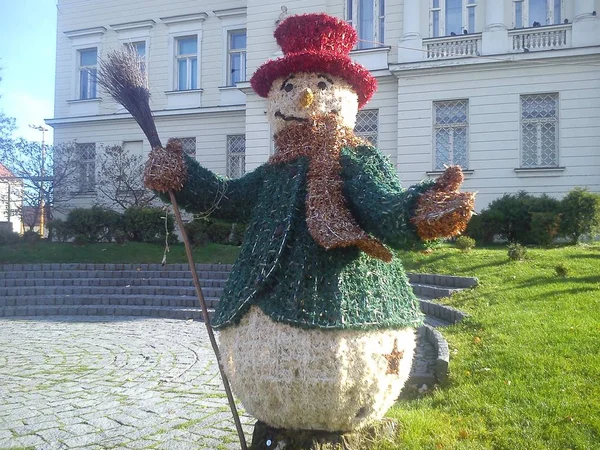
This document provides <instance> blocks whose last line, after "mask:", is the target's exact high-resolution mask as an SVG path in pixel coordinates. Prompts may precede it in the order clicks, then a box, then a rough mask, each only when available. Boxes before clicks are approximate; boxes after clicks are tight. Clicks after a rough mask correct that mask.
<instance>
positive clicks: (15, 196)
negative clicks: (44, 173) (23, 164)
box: [0, 163, 23, 233]
mask: <svg viewBox="0 0 600 450" xmlns="http://www.w3.org/2000/svg"><path fill="white" fill-rule="evenodd" d="M22 209H23V180H20V179H18V178H16V177H15V176H14V174H13V173H12V172H11V171H10V170H8V169H7V168H6V166H4V165H3V164H1V163H0V231H3V230H8V231H14V232H15V233H22V232H23V223H22V221H21V213H22Z"/></svg>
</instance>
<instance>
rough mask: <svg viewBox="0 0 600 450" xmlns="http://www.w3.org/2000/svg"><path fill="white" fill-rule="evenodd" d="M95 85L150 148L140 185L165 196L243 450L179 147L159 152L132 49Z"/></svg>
mask: <svg viewBox="0 0 600 450" xmlns="http://www.w3.org/2000/svg"><path fill="white" fill-rule="evenodd" d="M98 83H99V84H100V85H101V86H102V87H103V88H104V89H106V91H107V92H108V94H110V96H111V97H112V98H113V99H115V100H116V101H117V102H118V103H120V104H121V105H123V106H124V107H125V109H127V111H129V113H130V114H131V115H132V116H133V118H134V119H135V121H136V122H137V123H138V125H139V126H140V128H141V129H142V131H143V132H144V134H145V135H146V137H147V138H148V141H149V142H150V145H151V146H152V152H151V153H150V157H149V159H148V161H147V162H146V167H145V169H144V184H145V185H146V187H148V188H150V189H155V190H159V191H162V192H168V193H169V198H170V199H171V203H172V205H173V211H174V213H175V219H176V220H177V224H178V226H179V229H180V231H181V234H182V237H183V242H184V244H185V252H186V255H187V258H188V263H189V266H190V271H191V273H192V279H193V281H194V288H195V290H196V295H197V297H198V301H199V302H200V306H201V307H202V315H203V317H204V323H205V325H206V330H207V332H208V337H209V340H210V343H211V346H212V348H213V351H214V353H215V356H216V358H217V365H218V367H219V373H220V374H221V379H222V380H223V386H224V388H225V392H226V394H227V401H228V402H229V407H230V408H231V412H232V414H233V420H234V422H235V428H236V430H237V433H238V437H239V439H240V446H241V448H242V450H247V445H246V438H245V436H244V431H243V429H242V424H241V422H240V418H239V415H238V413H237V408H236V406H235V401H234V399H233V393H232V392H231V388H230V386H229V381H228V380H227V376H226V375H225V372H224V369H223V365H222V363H221V358H220V352H219V347H218V345H217V341H216V339H215V337H214V333H213V330H212V327H211V326H210V317H209V315H208V309H207V307H206V301H205V300H204V295H203V294H202V288H201V286H200V280H199V278H198V273H197V272H196V265H195V263H194V258H193V255H192V248H191V245H190V241H189V238H188V236H187V233H186V231H185V227H184V226H183V220H182V218H181V212H180V211H179V206H178V205H177V199H176V197H175V193H174V191H175V190H178V189H181V187H182V186H183V183H184V182H185V178H186V175H187V169H186V167H185V162H184V160H183V150H182V148H181V143H180V142H179V141H177V140H169V142H168V143H167V148H166V149H165V148H163V146H162V144H161V142H160V139H159V137H158V131H157V130H156V125H155V124H154V118H153V117H152V110H151V109H150V101H149V100H150V91H149V90H148V87H147V80H146V76H145V74H144V73H143V72H142V60H141V58H140V57H139V55H138V54H137V52H135V50H134V49H133V48H132V47H129V46H128V47H127V48H126V49H125V50H114V51H112V52H109V53H108V55H107V59H106V60H102V61H101V62H100V77H99V78H98Z"/></svg>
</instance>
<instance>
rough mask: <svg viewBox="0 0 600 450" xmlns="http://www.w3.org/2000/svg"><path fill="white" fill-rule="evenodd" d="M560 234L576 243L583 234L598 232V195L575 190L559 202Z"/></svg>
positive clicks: (599, 212)
mask: <svg viewBox="0 0 600 450" xmlns="http://www.w3.org/2000/svg"><path fill="white" fill-rule="evenodd" d="M560 206H561V213H562V221H561V224H560V225H561V226H560V229H561V234H562V235H563V236H565V237H567V238H570V239H571V241H572V242H573V243H577V242H578V241H579V239H580V237H581V236H582V235H584V234H590V235H593V234H596V233H598V232H600V194H593V193H591V192H588V191H587V190H586V189H582V188H575V189H573V190H572V191H570V192H569V193H568V194H567V195H566V196H565V197H564V198H563V200H562V201H561V205H560Z"/></svg>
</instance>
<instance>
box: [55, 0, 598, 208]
mask: <svg viewBox="0 0 600 450" xmlns="http://www.w3.org/2000/svg"><path fill="white" fill-rule="evenodd" d="M58 6H59V9H60V14H59V15H58V33H57V62H56V98H55V109H54V118H53V119H49V120H47V123H48V124H50V125H52V126H53V127H54V138H55V143H57V144H58V143H60V142H66V141H75V142H76V145H77V147H78V150H79V152H80V154H81V159H80V165H79V167H80V175H79V178H78V183H79V189H80V192H81V194H80V195H79V196H78V198H77V199H76V201H74V202H73V206H89V205H91V203H92V202H93V201H94V199H95V196H96V190H95V179H96V170H97V167H96V163H95V161H96V157H97V155H98V154H99V152H101V149H102V147H103V146H106V145H114V144H120V145H123V146H125V147H126V148H127V149H130V150H131V151H132V152H137V153H138V154H142V155H146V154H147V153H148V152H149V151H150V148H149V144H148V142H147V141H146V139H145V138H144V136H143V134H142V132H141V131H140V130H139V128H138V126H137V125H136V123H135V122H134V121H133V119H132V118H131V117H130V115H129V114H127V113H126V112H125V111H124V110H123V109H122V108H121V107H120V106H119V105H117V104H115V103H114V102H113V101H112V100H111V99H109V98H108V96H107V95H106V94H105V93H103V92H102V91H101V90H100V89H99V87H98V86H97V85H96V82H95V75H96V73H97V69H98V61H99V60H100V58H102V56H103V55H105V54H106V52H107V51H108V50H110V49H113V48H118V47H121V46H124V45H130V46H133V47H134V48H135V49H136V50H137V52H138V53H139V54H140V55H141V56H142V57H143V58H144V70H145V71H146V73H147V75H148V80H149V86H150V90H151V93H152V98H151V105H152V108H153V111H154V115H155V118H156V122H157V127H158V131H159V134H160V136H161V137H162V138H163V140H166V139H167V138H169V137H178V138H180V139H181V140H182V141H183V145H184V148H185V149H186V152H188V154H190V155H193V156H194V157H195V158H197V160H198V161H199V162H200V163H201V164H203V165H204V166H205V167H207V168H209V169H211V170H214V171H216V172H218V173H221V174H224V175H228V176H230V177H238V176H241V175H242V174H243V173H245V172H247V171H250V170H253V169H254V168H256V167H257V166H258V165H260V164H262V163H264V162H265V161H266V160H267V158H268V157H269V155H270V154H271V153H272V152H273V140H272V136H271V134H272V133H271V130H270V128H269V124H268V123H267V120H266V118H265V100H264V99H263V98H260V97H258V96H257V95H256V94H255V93H254V92H252V90H251V88H250V84H249V82H248V80H249V79H250V76H251V75H252V74H253V72H254V71H255V70H256V68H257V67H258V66H259V65H260V64H262V63H263V62H264V61H265V60H267V59H269V58H276V57H278V56H280V55H281V54H282V53H281V51H280V49H279V48H278V47H277V45H276V43H275V40H274V39H273V31H274V29H275V27H276V26H277V24H278V23H279V21H281V20H282V19H284V18H285V17H286V16H288V15H291V14H299V13H307V12H326V13H329V14H331V15H334V16H338V17H340V18H342V19H345V20H347V21H348V22H350V23H351V24H352V25H353V26H354V27H355V28H356V29H357V31H358V35H359V38H360V41H359V43H358V45H357V47H356V49H355V50H354V51H353V53H352V56H353V58H355V59H356V60H357V61H358V62H360V63H361V64H363V65H365V66H366V67H367V68H369V69H370V70H371V71H372V73H373V74H374V75H375V76H376V77H377V79H378V82H379V90H378V92H377V93H376V95H375V96H374V98H373V99H372V100H371V101H370V103H369V104H368V105H367V106H366V108H365V109H364V110H363V111H361V112H360V113H359V117H358V123H357V129H356V131H357V132H358V133H359V134H361V135H362V136H365V137H367V138H368V139H370V140H371V141H372V142H373V144H375V145H377V146H378V147H379V148H380V149H381V151H382V152H383V153H384V154H386V155H389V157H390V160H391V162H392V163H393V164H394V165H395V167H396V168H397V171H398V174H399V176H400V179H401V180H402V182H403V184H404V185H409V184H411V183H414V182H416V181H418V180H421V179H423V178H428V177H436V176H438V175H439V174H440V173H441V171H442V170H443V169H444V166H445V165H451V164H460V165H461V166H462V167H463V169H464V170H465V173H466V182H465V189H468V190H473V191H478V192H479V194H478V199H477V206H476V207H477V209H478V210H480V209H481V208H483V207H485V206H486V205H487V204H489V202H490V201H492V200H494V199H495V198H498V197H499V196H501V195H503V194H504V193H514V192H517V191H520V190H525V191H528V192H530V193H533V194H542V193H547V194H550V195H552V196H556V197H561V196H562V195H564V194H565V193H566V192H568V191H569V190H570V189H572V188H573V187H575V186H584V187H588V188H589V189H590V190H592V191H595V192H600V127H599V126H598V123H599V122H600V18H599V17H598V15H597V13H596V11H598V10H599V6H600V0H427V1H420V0H398V1H394V2H390V1H388V2H386V1H385V0H327V1H323V0H305V1H302V2H292V3H288V4H286V5H285V6H282V3H281V2H276V1H273V0H224V1H215V0H202V1H199V2H188V1H170V2H169V1H167V0H131V1H127V2H123V1H120V0H105V1H103V2H81V1H79V0H59V3H58Z"/></svg>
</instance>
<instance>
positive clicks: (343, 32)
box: [250, 14, 377, 108]
mask: <svg viewBox="0 0 600 450" xmlns="http://www.w3.org/2000/svg"><path fill="white" fill-rule="evenodd" d="M274 36H275V39H276V40H277V43H278V44H279V46H280V47H281V49H282V50H283V53H284V56H282V57H281V58H278V59H275V60H269V61H267V62H266V63H264V64H263V65H262V66H260V67H259V68H258V70H257V71H256V72H255V73H254V75H253V76H252V79H251V80H250V84H251V85H252V89H254V92H256V93H257V94H258V95H260V96H261V97H266V96H267V95H268V94H269V91H270V90H271V84H273V81H275V79H277V78H279V77H286V76H288V75H290V74H292V73H300V72H315V73H327V74H330V75H335V76H338V77H340V78H343V79H344V80H346V81H347V82H348V83H349V84H350V85H351V86H352V88H353V89H354V91H355V92H356V94H357V95H358V107H359V108H362V107H363V106H364V105H365V104H366V103H367V102H368V101H369V100H370V99H371V97H372V96H373V94H374V93H375V91H376V90H377V80H375V77H374V76H373V75H371V73H370V72H369V71H368V70H367V69H366V68H365V67H363V66H361V65H360V64H358V63H356V62H354V61H352V60H351V59H350V56H349V53H350V51H351V50H352V48H353V47H354V44H356V41H357V36H356V31H355V30H354V28H352V26H351V25H349V24H348V23H347V22H344V21H343V20H340V19H337V18H335V17H331V16H328V15H327V14H301V15H296V16H291V17H288V18H287V19H285V20H284V21H283V22H281V23H280V24H279V26H278V27H277V29H276V30H275V33H274Z"/></svg>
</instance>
